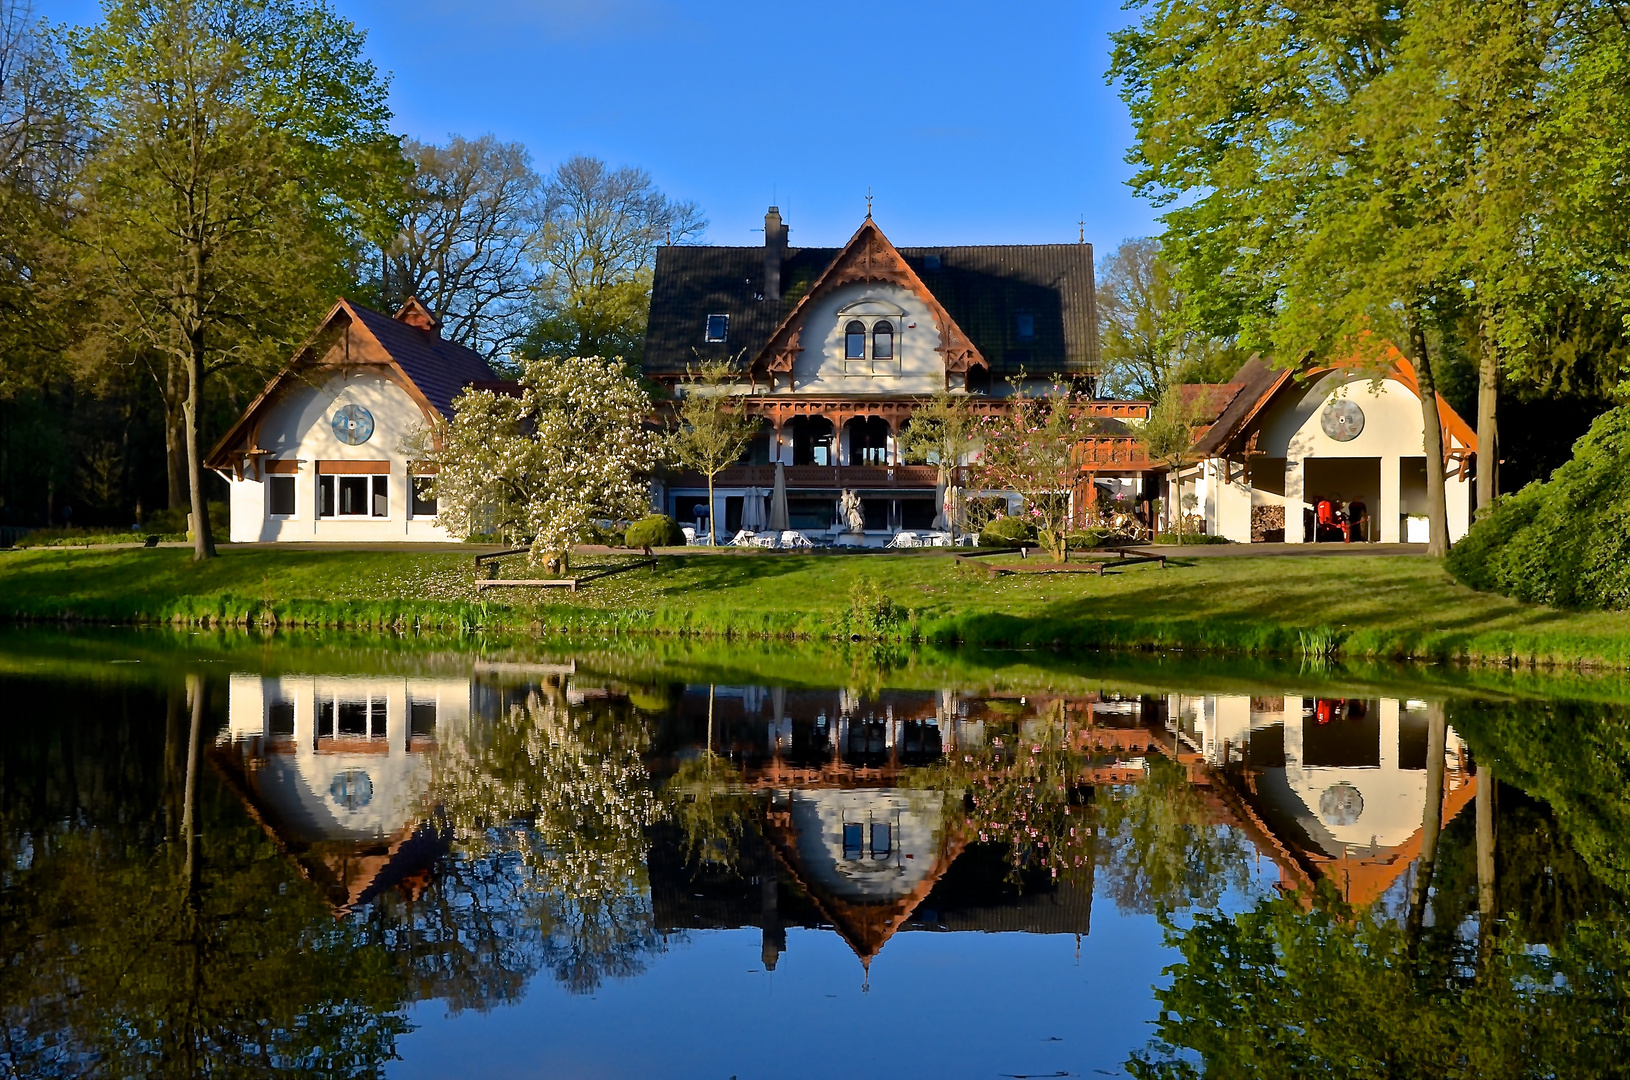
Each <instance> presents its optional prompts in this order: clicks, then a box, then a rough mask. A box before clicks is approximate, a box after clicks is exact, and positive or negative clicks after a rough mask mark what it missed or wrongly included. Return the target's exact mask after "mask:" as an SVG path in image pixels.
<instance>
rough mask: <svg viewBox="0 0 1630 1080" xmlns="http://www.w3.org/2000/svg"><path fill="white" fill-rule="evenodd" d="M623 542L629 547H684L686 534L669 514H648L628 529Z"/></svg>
mask: <svg viewBox="0 0 1630 1080" xmlns="http://www.w3.org/2000/svg"><path fill="white" fill-rule="evenodd" d="M623 542H624V543H626V544H627V545H628V546H629V547H637V548H643V547H654V548H655V547H683V546H684V544H685V534H684V533H683V532H681V531H680V529H679V522H677V521H675V520H674V519H673V518H671V517H669V516H668V515H667V514H647V515H645V516H644V517H642V518H640V519H639V520H638V521H636V522H634V524H632V525H630V526H629V527H628V531H627V532H625V533H624V534H623Z"/></svg>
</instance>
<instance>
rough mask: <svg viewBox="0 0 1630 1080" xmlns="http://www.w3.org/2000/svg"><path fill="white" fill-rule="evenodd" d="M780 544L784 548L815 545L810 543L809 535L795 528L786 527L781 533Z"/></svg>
mask: <svg viewBox="0 0 1630 1080" xmlns="http://www.w3.org/2000/svg"><path fill="white" fill-rule="evenodd" d="M781 546H782V547H784V548H812V547H814V546H815V545H814V544H812V543H810V540H809V537H807V536H805V535H804V534H803V533H801V532H799V531H798V530H797V529H787V530H786V531H785V532H783V533H782V534H781Z"/></svg>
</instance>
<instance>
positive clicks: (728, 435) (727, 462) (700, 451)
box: [668, 360, 764, 544]
mask: <svg viewBox="0 0 1630 1080" xmlns="http://www.w3.org/2000/svg"><path fill="white" fill-rule="evenodd" d="M737 385H739V377H738V373H737V368H736V366H735V365H734V364H732V363H731V362H730V361H728V360H710V361H703V362H702V363H700V364H698V365H697V366H696V367H695V368H693V369H692V370H691V371H690V372H688V373H687V374H686V376H685V389H684V396H683V397H681V398H680V399H679V410H678V413H679V415H678V416H677V417H675V425H674V428H673V430H672V431H670V432H669V433H668V450H669V453H670V455H671V456H672V457H673V459H674V460H675V461H676V462H678V463H679V464H681V465H683V466H685V467H686V468H687V469H695V470H696V471H697V472H699V473H701V474H702V475H703V476H704V477H705V478H706V479H707V505H708V514H707V542H708V543H709V544H717V543H718V542H719V537H718V532H717V530H716V528H715V525H716V519H717V517H718V515H717V514H715V513H714V512H713V481H714V478H715V477H717V476H718V475H719V474H720V473H722V472H724V471H725V470H726V469H728V468H729V467H730V466H732V465H734V464H735V463H736V462H737V461H739V460H740V459H741V455H742V454H743V453H744V452H745V451H746V449H747V447H748V444H750V443H751V442H752V440H753V436H754V435H755V434H757V433H758V431H759V429H760V428H761V427H763V425H764V421H763V420H762V419H760V418H759V417H757V416H749V415H748V413H747V408H746V405H745V404H744V402H743V400H742V398H741V396H740V395H738V394H735V393H733V392H732V391H733V389H734V388H735V387H736V386H737Z"/></svg>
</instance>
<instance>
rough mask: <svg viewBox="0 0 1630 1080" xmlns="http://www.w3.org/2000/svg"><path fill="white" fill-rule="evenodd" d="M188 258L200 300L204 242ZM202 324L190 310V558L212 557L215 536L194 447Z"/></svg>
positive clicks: (201, 392) (195, 297)
mask: <svg viewBox="0 0 1630 1080" xmlns="http://www.w3.org/2000/svg"><path fill="white" fill-rule="evenodd" d="M190 257H191V261H192V302H193V303H194V304H195V305H202V304H203V301H204V260H205V253H204V245H203V243H202V241H200V240H196V239H195V240H194V241H193V243H192V250H191V252H190ZM204 374H205V367H204V325H203V320H202V317H201V312H199V311H196V310H195V311H194V312H192V325H191V327H189V328H188V332H187V403H186V406H185V409H184V412H185V417H186V429H187V430H186V433H187V487H188V489H189V490H190V492H191V494H192V557H193V561H194V562H198V561H200V560H203V559H213V558H214V557H215V537H214V536H213V535H212V534H211V533H210V528H209V503H208V501H207V500H206V499H205V497H204V462H203V459H202V457H201V453H202V452H201V451H200V450H199V447H198V423H199V419H198V411H199V409H200V408H201V407H202V405H203V401H204Z"/></svg>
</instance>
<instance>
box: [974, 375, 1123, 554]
mask: <svg viewBox="0 0 1630 1080" xmlns="http://www.w3.org/2000/svg"><path fill="white" fill-rule="evenodd" d="M1014 385H1015V393H1014V395H1013V396H1012V397H1011V398H1009V399H1008V401H1009V403H1010V406H1009V408H1007V409H1005V410H1003V411H1001V412H999V413H992V414H990V415H987V416H984V417H982V418H981V422H980V428H979V435H980V440H981V442H982V444H983V446H982V449H981V452H980V455H979V460H978V461H977V462H976V463H975V465H974V468H973V473H974V479H975V486H977V487H980V488H984V489H986V490H995V491H1002V490H1007V491H1016V492H1018V493H1019V494H1020V495H1021V496H1023V498H1024V507H1023V509H1022V510H1021V511H1020V513H1022V514H1023V515H1025V516H1026V517H1027V518H1028V519H1029V521H1030V523H1031V524H1033V525H1034V526H1035V527H1036V537H1037V539H1039V540H1040V541H1041V544H1042V546H1043V547H1045V548H1046V549H1047V551H1048V553H1049V554H1051V555H1052V557H1053V558H1054V559H1055V560H1057V561H1058V562H1063V561H1064V560H1065V559H1066V557H1067V556H1068V544H1069V531H1070V525H1071V518H1072V513H1073V511H1074V509H1075V508H1074V506H1073V499H1072V497H1073V494H1074V492H1075V489H1076V485H1077V484H1078V483H1079V481H1080V479H1081V443H1082V441H1083V440H1085V439H1088V438H1091V437H1092V436H1093V435H1094V434H1096V432H1097V430H1098V422H1097V419H1096V417H1094V415H1093V413H1092V409H1091V402H1090V400H1089V399H1088V398H1087V397H1086V396H1085V395H1083V394H1077V393H1075V392H1073V391H1071V390H1067V389H1065V388H1064V387H1061V386H1054V387H1052V392H1051V393H1048V394H1045V395H1032V394H1031V393H1029V392H1027V391H1026V390H1025V389H1024V388H1023V385H1022V380H1016V381H1015V384H1014Z"/></svg>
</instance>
